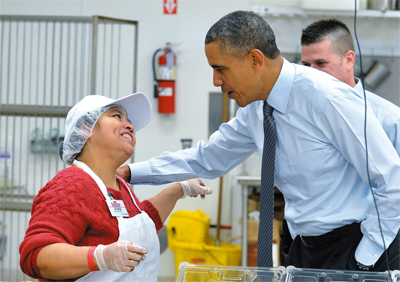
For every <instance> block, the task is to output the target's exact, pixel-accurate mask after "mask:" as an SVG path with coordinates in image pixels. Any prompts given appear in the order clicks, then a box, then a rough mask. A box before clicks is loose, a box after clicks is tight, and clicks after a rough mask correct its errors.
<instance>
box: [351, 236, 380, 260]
mask: <svg viewBox="0 0 400 282" xmlns="http://www.w3.org/2000/svg"><path fill="white" fill-rule="evenodd" d="M382 254H383V249H382V248H381V247H379V246H377V245H376V244H375V243H374V242H373V241H371V240H369V239H368V237H366V236H363V238H362V239H361V241H360V243H359V244H358V247H357V249H356V253H355V258H356V261H358V262H360V263H362V264H364V265H374V264H375V263H376V262H377V261H378V259H379V258H380V257H381V255H382Z"/></svg>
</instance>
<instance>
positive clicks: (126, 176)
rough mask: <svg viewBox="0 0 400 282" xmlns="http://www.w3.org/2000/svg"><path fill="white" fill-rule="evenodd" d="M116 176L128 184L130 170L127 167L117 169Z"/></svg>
mask: <svg viewBox="0 0 400 282" xmlns="http://www.w3.org/2000/svg"><path fill="white" fill-rule="evenodd" d="M117 174H118V175H119V176H121V177H122V178H123V179H125V181H126V182H128V183H129V182H130V181H131V169H130V168H129V165H123V166H121V167H119V168H118V169H117Z"/></svg>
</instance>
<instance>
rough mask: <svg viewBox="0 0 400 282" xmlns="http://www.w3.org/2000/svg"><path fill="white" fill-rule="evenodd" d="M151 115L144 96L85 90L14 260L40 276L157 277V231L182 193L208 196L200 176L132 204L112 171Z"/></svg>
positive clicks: (128, 152) (88, 278) (86, 278)
mask: <svg viewBox="0 0 400 282" xmlns="http://www.w3.org/2000/svg"><path fill="white" fill-rule="evenodd" d="M150 118H151V105H150V102H149V100H148V99H147V97H146V95H144V94H143V93H135V94H132V95H129V96H126V97H124V98H121V99H119V100H112V99H109V98H106V97H104V96H99V95H89V96H86V97H85V98H84V99H83V100H82V101H80V102H79V103H78V104H76V105H75V106H74V107H73V108H72V109H71V110H70V111H69V113H68V115H67V118H66V124H65V139H64V142H63V143H62V144H60V157H61V158H62V160H63V161H64V162H65V163H66V164H68V165H72V167H70V168H66V169H64V170H62V171H60V172H59V173H58V174H57V175H56V176H55V177H54V178H53V179H52V180H51V181H49V182H48V183H47V184H46V186H45V187H43V188H42V189H41V190H40V191H39V193H38V195H37V196H36V197H35V199H34V201H33V205H32V212H31V213H32V217H31V220H30V222H29V227H28V229H27V231H26V235H25V238H24V240H23V242H22V243H21V245H20V255H21V259H20V265H21V269H22V270H23V271H24V273H26V274H27V275H29V276H31V277H33V278H39V279H42V280H64V281H65V280H71V281H146V282H149V281H157V273H158V267H159V257H160V250H159V241H158V237H157V232H158V231H159V230H160V229H161V228H162V226H163V222H164V221H165V220H166V218H167V217H168V215H169V214H170V213H171V211H172V209H173V208H174V206H175V204H176V202H177V200H179V199H180V198H184V197H186V196H192V197H196V196H198V195H201V197H202V198H204V197H205V195H206V194H211V193H212V190H211V189H209V188H206V187H205V186H204V184H203V183H202V181H201V179H199V178H197V179H192V180H188V181H184V182H181V183H174V184H172V185H170V186H168V187H167V188H166V189H164V190H163V191H162V192H160V193H159V194H158V195H156V196H154V197H152V198H150V199H149V200H145V201H143V202H140V201H139V200H138V199H137V197H136V196H135V194H134V193H133V191H132V189H131V188H130V186H129V185H128V184H127V183H126V182H125V181H124V180H123V179H122V178H120V177H119V176H117V175H116V170H117V168H118V167H119V166H121V165H122V164H123V163H124V162H125V161H127V160H128V159H129V157H130V156H131V155H132V154H133V148H134V146H135V143H136V138H135V135H134V134H133V133H134V131H135V132H136V131H138V130H139V129H141V128H143V127H144V126H145V125H146V124H147V123H148V122H149V121H150Z"/></svg>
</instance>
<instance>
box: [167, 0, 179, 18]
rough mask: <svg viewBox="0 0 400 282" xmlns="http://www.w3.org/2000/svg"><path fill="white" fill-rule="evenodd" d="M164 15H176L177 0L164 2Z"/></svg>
mask: <svg viewBox="0 0 400 282" xmlns="http://www.w3.org/2000/svg"><path fill="white" fill-rule="evenodd" d="M163 5H164V14H166V15H176V11H177V10H178V0H164V4H163Z"/></svg>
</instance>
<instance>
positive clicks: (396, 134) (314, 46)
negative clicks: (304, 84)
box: [301, 19, 400, 155]
mask: <svg viewBox="0 0 400 282" xmlns="http://www.w3.org/2000/svg"><path fill="white" fill-rule="evenodd" d="M355 61H356V55H355V53H354V42H353V37H352V36H351V32H350V30H349V28H348V27H347V26H346V25H345V24H344V23H343V22H341V21H339V20H337V19H321V20H318V21H315V22H313V23H312V24H310V25H308V26H307V27H306V28H305V29H303V31H302V34H301V62H302V64H303V65H305V66H308V67H312V68H315V69H318V70H320V71H324V72H326V73H329V74H330V75H332V76H334V77H336V78H337V79H339V80H341V81H343V82H345V83H347V84H348V85H350V86H351V87H354V89H355V90H357V92H356V93H357V94H358V96H359V97H360V98H364V91H363V90H364V89H363V86H362V83H361V80H360V79H359V78H357V77H354V65H355ZM365 92H366V97H367V101H368V106H369V107H371V109H372V111H373V112H374V114H375V116H376V117H377V118H378V120H379V122H380V124H381V125H382V127H383V130H385V132H386V135H387V136H388V138H389V140H390V142H391V143H392V144H393V147H394V148H395V150H396V151H397V154H398V155H400V128H399V126H400V108H399V107H397V106H396V105H394V104H393V103H391V102H389V101H388V100H386V99H384V98H382V97H380V96H378V95H376V94H374V93H372V92H370V91H365Z"/></svg>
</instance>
